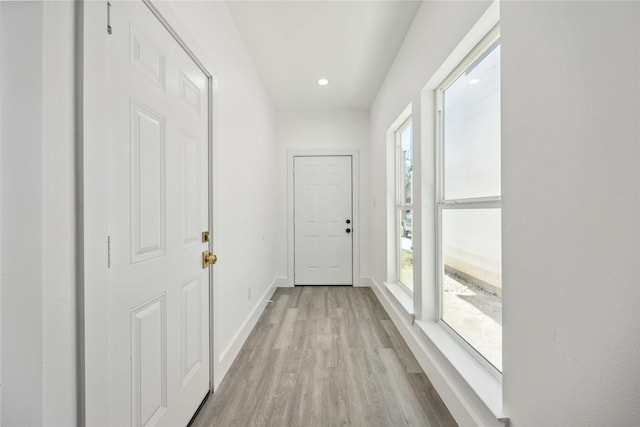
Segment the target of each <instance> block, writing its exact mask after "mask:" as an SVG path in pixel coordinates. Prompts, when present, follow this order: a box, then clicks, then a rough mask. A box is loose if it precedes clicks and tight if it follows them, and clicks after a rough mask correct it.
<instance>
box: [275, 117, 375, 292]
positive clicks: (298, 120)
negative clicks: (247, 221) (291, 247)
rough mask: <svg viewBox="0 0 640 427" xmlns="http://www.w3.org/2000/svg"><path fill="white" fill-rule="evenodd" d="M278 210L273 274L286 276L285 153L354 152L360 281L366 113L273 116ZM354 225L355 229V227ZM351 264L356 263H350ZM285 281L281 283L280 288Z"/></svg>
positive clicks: (363, 271) (365, 247)
mask: <svg viewBox="0 0 640 427" xmlns="http://www.w3.org/2000/svg"><path fill="white" fill-rule="evenodd" d="M276 123H277V128H276V129H277V141H278V142H277V144H278V154H277V160H276V161H277V171H278V182H277V188H278V196H277V199H276V203H275V204H276V205H277V207H278V212H277V214H278V226H277V233H276V235H277V241H276V249H277V255H278V258H277V273H278V276H280V277H281V278H284V277H286V276H287V271H288V269H287V267H288V266H287V191H288V189H287V152H288V151H289V150H358V156H359V162H360V163H359V187H360V199H359V200H360V206H359V207H360V218H359V219H358V218H354V226H358V227H359V231H360V238H359V241H360V259H359V262H360V277H362V278H365V277H366V278H368V277H369V276H370V268H369V245H370V239H369V235H370V232H369V218H370V214H369V211H370V208H369V206H370V205H369V193H370V185H369V112H368V111H363V110H280V111H278V113H277V121H276ZM356 224H357V225H356ZM354 262H356V261H355V260H354ZM285 282H286V281H285V280H281V282H280V283H281V284H282V285H284V283H285Z"/></svg>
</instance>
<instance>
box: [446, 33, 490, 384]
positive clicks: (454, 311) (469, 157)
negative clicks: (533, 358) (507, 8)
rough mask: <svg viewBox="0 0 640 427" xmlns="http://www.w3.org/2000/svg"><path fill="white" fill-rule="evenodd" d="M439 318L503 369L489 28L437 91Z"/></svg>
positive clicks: (484, 357)
mask: <svg viewBox="0 0 640 427" xmlns="http://www.w3.org/2000/svg"><path fill="white" fill-rule="evenodd" d="M436 110H437V129H438V132H437V140H438V174H437V194H436V205H437V232H438V244H437V256H438V262H437V266H438V278H439V280H438V282H439V283H438V289H439V300H440V305H439V316H440V322H441V323H443V324H444V325H445V327H446V328H447V329H449V330H450V331H452V332H453V333H454V335H456V336H457V337H458V338H460V339H461V340H462V341H463V342H464V343H465V345H466V346H467V348H469V349H471V350H472V352H473V353H474V354H476V355H480V356H482V359H484V360H485V361H487V362H488V363H490V364H491V365H492V366H493V367H494V368H495V369H496V370H497V371H499V372H501V371H502V248H501V190H500V186H501V183H500V40H499V39H498V32H497V30H494V31H493V32H492V33H491V34H490V35H489V36H487V38H486V39H485V40H483V42H481V43H480V44H479V45H478V47H476V49H475V50H474V51H473V52H472V53H471V54H470V55H469V56H468V57H467V58H465V60H464V61H463V62H462V63H461V64H460V65H459V66H458V68H456V70H454V72H453V73H452V74H451V75H450V76H449V77H447V79H445V81H444V82H443V83H442V85H441V86H440V87H439V88H438V89H437V91H436Z"/></svg>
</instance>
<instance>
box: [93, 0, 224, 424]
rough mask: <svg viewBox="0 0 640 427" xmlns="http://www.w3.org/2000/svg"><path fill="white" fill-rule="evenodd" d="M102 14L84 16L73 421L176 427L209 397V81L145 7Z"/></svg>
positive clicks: (120, 6)
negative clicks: (78, 373)
mask: <svg viewBox="0 0 640 427" xmlns="http://www.w3.org/2000/svg"><path fill="white" fill-rule="evenodd" d="M103 6H104V5H100V7H98V5H96V4H93V3H90V2H89V3H85V4H84V10H83V14H84V16H83V20H84V29H85V33H84V39H85V42H84V43H85V44H84V50H83V55H84V62H83V68H84V70H85V71H84V75H83V81H84V87H83V96H84V99H85V104H84V110H83V114H84V116H83V126H84V128H83V131H84V138H83V139H84V143H83V147H82V149H83V160H82V168H83V203H84V211H83V220H84V222H83V224H82V225H83V229H82V234H83V236H84V253H83V261H84V262H83V284H84V286H83V289H82V291H83V292H84V295H83V296H84V307H83V315H84V319H83V320H84V322H83V331H82V332H83V336H84V340H83V343H82V345H83V350H84V354H83V356H84V359H83V360H82V362H81V363H83V368H84V372H83V375H84V378H83V380H84V384H83V388H84V393H83V396H82V397H83V399H84V400H83V403H84V408H82V410H83V411H84V413H85V414H86V415H85V420H84V423H85V424H86V425H94V424H109V425H132V426H138V425H140V426H141V425H150V424H153V425H158V426H162V425H186V424H187V423H188V422H189V420H190V419H191V417H192V416H193V414H194V413H195V411H196V410H197V408H198V406H199V405H200V403H201V402H202V400H203V399H204V398H205V397H206V396H207V395H208V393H209V391H210V389H211V381H210V380H211V376H210V374H211V360H210V355H211V343H212V341H211V339H210V336H211V335H210V331H211V330H212V322H211V319H212V316H211V310H212V304H211V290H212V282H211V274H210V269H209V268H208V266H209V264H210V261H212V260H213V257H205V256H204V255H205V253H207V254H208V253H209V251H210V250H212V241H211V240H212V239H211V238H210V234H209V233H208V232H209V230H211V228H212V222H211V210H210V203H211V199H212V194H211V191H210V176H211V175H210V172H211V171H210V167H211V164H212V162H211V150H210V147H211V122H210V120H211V114H210V108H211V97H212V77H211V75H210V74H209V73H208V72H207V70H206V69H205V68H204V67H203V66H202V64H201V63H200V62H198V60H197V59H196V58H195V56H193V54H192V53H191V51H190V50H189V49H188V48H187V47H186V45H185V44H184V43H183V42H182V40H181V39H180V38H179V37H178V36H177V34H176V33H175V32H174V31H173V29H172V28H171V27H170V26H169V24H168V23H167V22H166V21H165V20H164V18H163V17H162V16H161V15H160V14H159V12H158V11H157V10H156V9H155V7H154V6H153V5H152V4H151V3H149V2H142V1H137V2H117V3H113V4H112V5H108V6H107V7H106V8H105V7H103ZM104 22H107V23H108V26H107V28H105V27H104V26H102V25H97V24H99V23H104ZM105 243H106V245H105ZM105 249H106V250H105ZM205 261H207V262H206V263H205Z"/></svg>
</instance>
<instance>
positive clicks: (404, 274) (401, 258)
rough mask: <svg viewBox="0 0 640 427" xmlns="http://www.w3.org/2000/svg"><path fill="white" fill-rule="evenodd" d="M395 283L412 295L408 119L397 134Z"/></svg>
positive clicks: (411, 166) (409, 136) (411, 170)
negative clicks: (396, 279)
mask: <svg viewBox="0 0 640 427" xmlns="http://www.w3.org/2000/svg"><path fill="white" fill-rule="evenodd" d="M395 139H396V224H397V233H396V248H397V259H398V282H400V283H401V284H403V285H404V286H405V287H406V288H407V289H408V290H409V291H412V292H413V142H412V135H411V119H408V120H407V121H405V122H404V123H403V124H402V125H401V126H400V127H399V128H398V130H397V131H396V138H395Z"/></svg>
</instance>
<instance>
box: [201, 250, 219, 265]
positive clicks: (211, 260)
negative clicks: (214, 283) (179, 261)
mask: <svg viewBox="0 0 640 427" xmlns="http://www.w3.org/2000/svg"><path fill="white" fill-rule="evenodd" d="M216 262H218V257H217V256H215V255H214V254H212V253H211V252H209V251H204V252H202V268H207V267H209V266H210V265H213V264H215V263H216Z"/></svg>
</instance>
